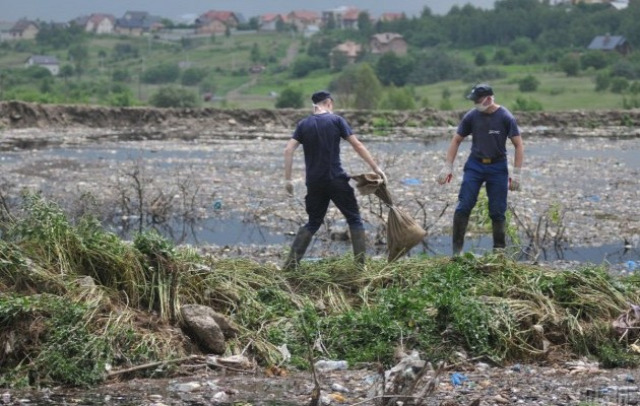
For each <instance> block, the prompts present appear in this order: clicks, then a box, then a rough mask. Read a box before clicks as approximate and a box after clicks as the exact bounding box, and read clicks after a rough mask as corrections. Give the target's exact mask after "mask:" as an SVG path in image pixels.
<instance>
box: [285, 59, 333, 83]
mask: <svg viewBox="0 0 640 406" xmlns="http://www.w3.org/2000/svg"><path fill="white" fill-rule="evenodd" d="M325 59H326V58H324V59H323V58H319V57H312V56H307V55H302V56H300V57H298V58H296V61H295V62H294V63H293V67H292V68H291V75H292V76H293V77H294V78H303V77H305V76H307V75H308V74H309V73H311V72H312V71H314V70H316V69H322V68H325V67H326V61H325Z"/></svg>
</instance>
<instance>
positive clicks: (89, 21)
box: [75, 13, 116, 34]
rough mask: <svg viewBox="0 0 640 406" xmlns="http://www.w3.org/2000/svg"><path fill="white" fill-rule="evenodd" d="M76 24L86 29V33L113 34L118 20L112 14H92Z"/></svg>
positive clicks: (78, 20)
mask: <svg viewBox="0 0 640 406" xmlns="http://www.w3.org/2000/svg"><path fill="white" fill-rule="evenodd" d="M75 23H76V24H79V25H81V26H83V27H84V30H85V31H86V32H90V33H93V34H113V32H114V30H115V26H116V18H115V17H114V16H113V15H111V14H100V13H96V14H91V15H90V16H87V17H84V18H82V17H81V18H79V19H77V20H75Z"/></svg>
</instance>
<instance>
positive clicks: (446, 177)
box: [437, 162, 453, 185]
mask: <svg viewBox="0 0 640 406" xmlns="http://www.w3.org/2000/svg"><path fill="white" fill-rule="evenodd" d="M451 178H453V162H452V163H449V162H445V163H444V166H443V167H442V169H440V173H438V178H437V181H438V184H440V185H444V184H445V183H449V182H451Z"/></svg>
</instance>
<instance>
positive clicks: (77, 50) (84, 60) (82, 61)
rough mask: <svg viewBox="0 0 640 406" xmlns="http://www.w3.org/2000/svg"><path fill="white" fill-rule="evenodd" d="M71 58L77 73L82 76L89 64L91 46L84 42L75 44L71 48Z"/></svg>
mask: <svg viewBox="0 0 640 406" xmlns="http://www.w3.org/2000/svg"><path fill="white" fill-rule="evenodd" d="M69 59H70V60H71V62H72V63H73V66H74V67H75V71H76V74H77V75H78V76H81V75H82V73H83V72H84V71H85V70H86V68H87V66H88V65H89V48H88V47H87V46H86V45H84V44H74V45H72V46H71V47H70V48H69Z"/></svg>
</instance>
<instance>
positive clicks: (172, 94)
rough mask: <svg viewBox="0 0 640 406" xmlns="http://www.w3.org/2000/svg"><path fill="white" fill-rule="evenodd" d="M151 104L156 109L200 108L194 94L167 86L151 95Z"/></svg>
mask: <svg viewBox="0 0 640 406" xmlns="http://www.w3.org/2000/svg"><path fill="white" fill-rule="evenodd" d="M149 103H150V104H151V105H152V106H155V107H182V108H192V107H197V106H198V97H197V96H196V94H195V93H194V92H192V91H189V90H187V89H184V88H180V87H175V86H165V87H161V88H160V89H158V91H157V92H156V93H154V94H152V95H151V97H150V98H149Z"/></svg>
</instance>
